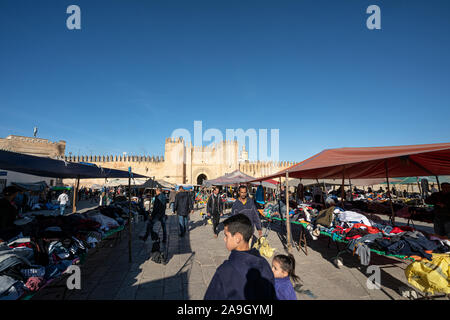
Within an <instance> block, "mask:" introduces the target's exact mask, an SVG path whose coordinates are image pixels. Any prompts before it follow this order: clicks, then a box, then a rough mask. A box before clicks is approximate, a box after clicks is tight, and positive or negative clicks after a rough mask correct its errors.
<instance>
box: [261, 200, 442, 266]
mask: <svg viewBox="0 0 450 320" xmlns="http://www.w3.org/2000/svg"><path fill="white" fill-rule="evenodd" d="M307 205H308V204H302V205H301V206H307ZM309 205H310V204H309ZM299 209H303V210H304V207H302V208H298V209H296V213H295V214H294V217H295V218H294V219H292V220H291V221H292V222H293V223H301V224H302V225H303V226H304V227H305V228H306V230H307V232H308V233H309V234H310V235H311V237H312V239H313V240H317V239H318V237H319V235H320V234H321V232H324V233H326V234H327V235H328V236H330V237H331V238H332V239H333V241H340V242H345V243H347V247H346V250H348V251H350V252H352V253H354V254H358V255H359V256H360V260H361V263H363V264H369V263H370V252H371V251H373V250H375V251H377V252H381V253H382V254H386V255H393V256H398V257H404V258H410V259H412V260H420V259H430V258H431V254H434V253H448V252H450V240H449V239H446V238H444V237H436V236H434V235H429V234H425V233H424V232H420V231H417V230H415V229H414V228H413V227H410V226H391V225H389V222H384V221H383V220H381V219H379V218H378V217H377V216H375V215H373V214H363V213H360V212H356V211H351V210H343V209H341V208H339V207H330V208H328V209H325V210H322V211H320V212H319V214H318V215H317V216H316V217H314V216H313V215H311V214H309V219H308V217H307V215H306V214H302V215H301V214H298V211H297V210H299ZM272 211H273V206H271V205H268V206H267V208H266V209H265V210H264V211H263V212H264V214H263V215H264V216H266V217H268V218H274V219H277V218H276V217H274V216H273V215H272V214H271V213H272ZM305 212H308V213H309V212H311V211H308V209H307V210H306V211H305ZM312 212H313V211H312ZM303 216H304V221H301V220H300V219H299V217H303ZM369 217H370V218H369ZM372 218H373V219H374V220H372ZM283 220H284V219H283Z"/></svg>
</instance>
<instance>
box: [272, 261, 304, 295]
mask: <svg viewBox="0 0 450 320" xmlns="http://www.w3.org/2000/svg"><path fill="white" fill-rule="evenodd" d="M272 271H273V275H274V277H275V292H276V294H277V298H278V300H297V295H296V294H295V291H294V287H293V286H292V283H291V278H292V280H293V281H294V282H297V281H298V280H299V277H298V276H297V275H296V274H295V259H294V256H293V255H292V254H289V255H287V256H286V255H283V254H279V255H276V256H275V257H274V258H273V260H272Z"/></svg>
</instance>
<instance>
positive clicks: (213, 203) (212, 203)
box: [206, 187, 223, 238]
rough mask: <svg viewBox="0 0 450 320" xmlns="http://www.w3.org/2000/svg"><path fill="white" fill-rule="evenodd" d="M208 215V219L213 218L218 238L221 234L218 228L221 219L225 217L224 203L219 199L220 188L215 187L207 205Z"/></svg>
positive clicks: (215, 233)
mask: <svg viewBox="0 0 450 320" xmlns="http://www.w3.org/2000/svg"><path fill="white" fill-rule="evenodd" d="M206 213H207V214H208V217H210V218H212V223H213V232H214V238H217V236H218V234H219V232H218V231H217V226H218V225H219V221H220V217H221V216H222V215H223V203H222V199H220V197H219V188H218V187H214V189H213V193H212V195H211V196H210V197H209V199H208V203H207V205H206Z"/></svg>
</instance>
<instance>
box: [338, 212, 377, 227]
mask: <svg viewBox="0 0 450 320" xmlns="http://www.w3.org/2000/svg"><path fill="white" fill-rule="evenodd" d="M338 219H339V221H341V222H347V223H362V224H365V225H366V226H372V223H371V222H370V220H369V219H367V217H366V216H365V215H363V214H360V213H357V212H354V211H343V212H341V213H339V215H338Z"/></svg>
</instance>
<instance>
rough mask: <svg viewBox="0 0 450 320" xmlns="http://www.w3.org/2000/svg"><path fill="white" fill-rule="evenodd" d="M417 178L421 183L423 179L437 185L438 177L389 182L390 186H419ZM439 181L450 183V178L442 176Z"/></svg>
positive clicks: (401, 179)
mask: <svg viewBox="0 0 450 320" xmlns="http://www.w3.org/2000/svg"><path fill="white" fill-rule="evenodd" d="M417 178H419V183H420V181H421V180H422V179H427V180H428V182H429V183H437V181H436V177H407V178H398V179H395V180H394V181H392V182H391V181H389V183H390V184H413V185H416V184H417ZM438 179H439V183H444V182H447V183H450V177H448V176H441V177H438ZM383 184H386V182H384V183H383Z"/></svg>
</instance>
